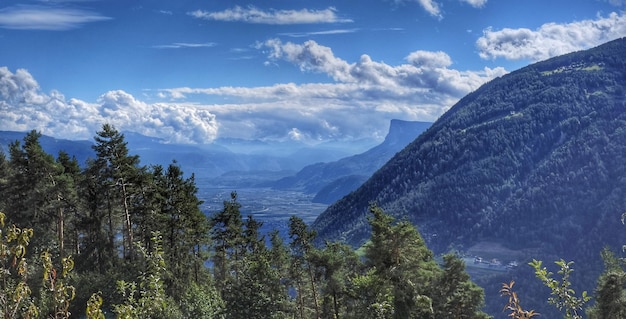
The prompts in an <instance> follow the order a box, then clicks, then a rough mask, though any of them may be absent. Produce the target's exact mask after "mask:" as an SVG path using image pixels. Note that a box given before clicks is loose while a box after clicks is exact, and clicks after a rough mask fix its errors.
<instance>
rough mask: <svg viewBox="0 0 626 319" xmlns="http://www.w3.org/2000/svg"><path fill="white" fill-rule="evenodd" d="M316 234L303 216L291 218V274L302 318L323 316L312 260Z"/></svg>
mask: <svg viewBox="0 0 626 319" xmlns="http://www.w3.org/2000/svg"><path fill="white" fill-rule="evenodd" d="M315 236H316V234H315V231H313V230H310V229H309V228H308V226H307V225H306V223H305V222H304V220H302V218H300V217H297V216H291V217H290V218H289V237H290V238H291V244H290V247H291V259H292V260H291V276H292V280H293V281H294V283H295V288H296V291H297V294H298V296H297V298H298V302H297V304H298V314H299V316H300V318H309V317H312V318H320V316H321V311H320V305H319V296H318V294H319V293H318V289H319V288H318V283H317V278H316V276H315V272H316V270H315V265H314V264H313V263H312V262H311V257H312V255H313V254H314V251H315V249H316V248H315V247H314V246H313V240H314V239H315ZM309 309H312V313H311V314H308V312H309Z"/></svg>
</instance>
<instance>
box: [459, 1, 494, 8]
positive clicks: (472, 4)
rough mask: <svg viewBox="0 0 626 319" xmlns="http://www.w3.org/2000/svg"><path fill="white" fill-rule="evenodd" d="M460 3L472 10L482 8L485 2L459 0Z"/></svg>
mask: <svg viewBox="0 0 626 319" xmlns="http://www.w3.org/2000/svg"><path fill="white" fill-rule="evenodd" d="M460 1H461V2H465V3H467V4H469V5H471V6H472V7H474V8H482V7H484V6H485V4H486V3H487V0H460Z"/></svg>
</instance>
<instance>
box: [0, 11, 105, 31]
mask: <svg viewBox="0 0 626 319" xmlns="http://www.w3.org/2000/svg"><path fill="white" fill-rule="evenodd" d="M110 19H111V18H109V17H105V16H102V15H100V14H98V13H95V12H91V11H88V10H82V9H71V8H55V7H47V6H35V5H18V6H13V7H8V8H3V9H0V28H5V29H16V30H51V31H65V30H71V29H76V28H79V27H81V26H83V25H84V24H86V23H91V22H98V21H105V20H110Z"/></svg>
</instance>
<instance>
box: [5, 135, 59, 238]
mask: <svg viewBox="0 0 626 319" xmlns="http://www.w3.org/2000/svg"><path fill="white" fill-rule="evenodd" d="M40 137H41V134H40V133H38V132H37V131H34V130H33V131H31V132H29V133H27V134H26V136H24V144H21V143H20V142H19V141H15V142H13V143H11V144H10V146H9V152H10V163H9V165H10V166H11V170H10V171H11V173H12V175H11V176H10V177H9V179H10V182H9V183H8V186H7V189H6V194H5V196H6V206H7V207H6V209H7V211H8V212H11V214H10V215H11V216H12V217H11V218H12V222H14V223H16V224H18V225H23V226H24V227H28V228H33V229H34V231H35V232H36V233H37V234H38V236H37V237H35V239H34V240H35V241H36V243H34V245H36V246H39V247H47V248H54V249H56V246H58V245H59V238H58V236H57V234H58V232H57V231H55V230H56V229H57V227H58V226H59V224H60V222H59V219H58V215H57V212H58V211H57V209H55V206H57V203H58V200H59V198H60V196H62V195H61V193H62V192H64V191H65V190H62V189H61V186H62V185H57V183H58V182H59V180H60V179H61V177H60V175H61V174H62V173H63V168H62V166H61V165H59V164H57V163H56V162H55V160H54V157H53V156H52V155H50V154H48V153H46V152H45V151H44V150H43V148H42V147H41V145H40V144H39V138H40Z"/></svg>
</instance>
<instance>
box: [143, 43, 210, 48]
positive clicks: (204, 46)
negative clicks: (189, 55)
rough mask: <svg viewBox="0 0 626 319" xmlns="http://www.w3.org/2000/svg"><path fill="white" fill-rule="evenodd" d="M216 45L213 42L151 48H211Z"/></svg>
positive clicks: (173, 44)
mask: <svg viewBox="0 0 626 319" xmlns="http://www.w3.org/2000/svg"><path fill="white" fill-rule="evenodd" d="M216 45H217V43H214V42H206V43H185V42H175V43H171V44H158V45H153V46H152V48H154V49H185V48H212V47H214V46H216Z"/></svg>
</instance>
